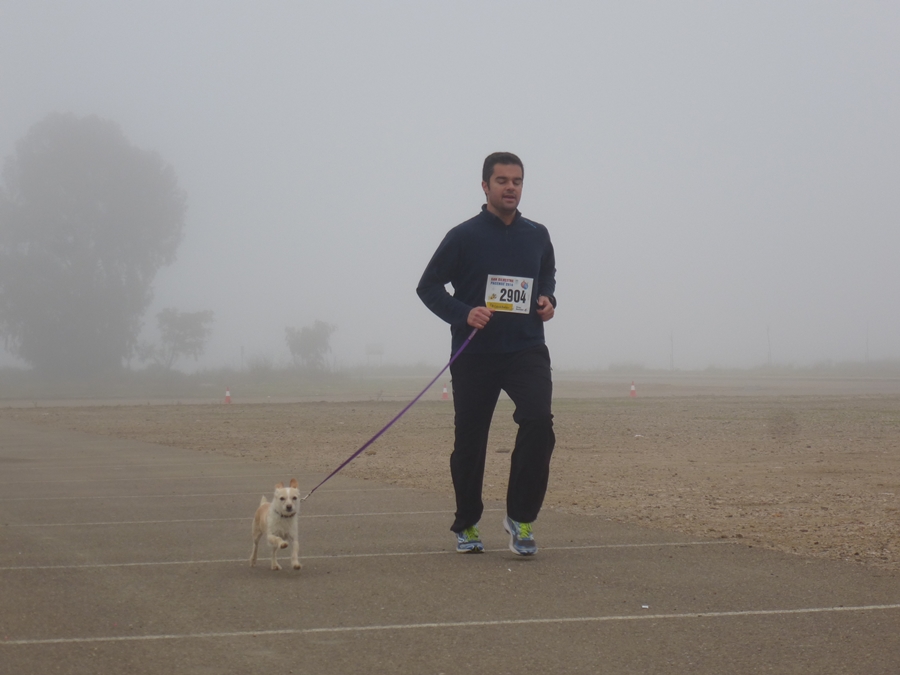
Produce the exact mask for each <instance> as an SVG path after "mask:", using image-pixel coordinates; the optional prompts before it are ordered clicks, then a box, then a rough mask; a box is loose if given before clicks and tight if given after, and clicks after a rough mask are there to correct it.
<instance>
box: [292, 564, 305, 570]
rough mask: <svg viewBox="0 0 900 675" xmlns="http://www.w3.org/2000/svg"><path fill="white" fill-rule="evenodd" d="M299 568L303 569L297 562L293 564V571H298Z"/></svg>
mask: <svg viewBox="0 0 900 675" xmlns="http://www.w3.org/2000/svg"><path fill="white" fill-rule="evenodd" d="M301 567H303V565H301V564H300V563H298V562H297V563H294V569H295V570H299V569H300V568H301Z"/></svg>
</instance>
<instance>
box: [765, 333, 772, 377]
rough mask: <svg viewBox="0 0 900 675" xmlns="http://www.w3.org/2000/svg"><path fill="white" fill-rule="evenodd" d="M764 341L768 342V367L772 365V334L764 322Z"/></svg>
mask: <svg viewBox="0 0 900 675" xmlns="http://www.w3.org/2000/svg"><path fill="white" fill-rule="evenodd" d="M766 342H768V343H769V368H771V367H772V336H771V335H770V334H769V324H766Z"/></svg>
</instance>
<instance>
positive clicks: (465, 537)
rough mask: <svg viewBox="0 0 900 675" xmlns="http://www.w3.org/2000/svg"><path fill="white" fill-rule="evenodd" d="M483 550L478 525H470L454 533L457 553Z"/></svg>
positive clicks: (480, 551)
mask: <svg viewBox="0 0 900 675" xmlns="http://www.w3.org/2000/svg"><path fill="white" fill-rule="evenodd" d="M483 551H484V544H482V543H481V534H480V533H479V532H478V525H472V526H471V527H467V528H466V529H464V530H463V531H462V532H457V533H456V552H457V553H482V552H483Z"/></svg>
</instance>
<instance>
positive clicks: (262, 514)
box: [250, 478, 302, 570]
mask: <svg viewBox="0 0 900 675" xmlns="http://www.w3.org/2000/svg"><path fill="white" fill-rule="evenodd" d="M299 511H300V490H298V489H297V479H296V478H291V483H290V487H284V483H278V484H277V485H275V495H274V496H273V497H272V503H271V504H270V503H269V502H268V501H266V497H265V495H263V498H262V501H260V503H259V508H258V509H256V516H255V517H254V518H253V553H251V554H250V567H253V566H254V565H255V564H256V553H257V551H258V549H259V540H260V538H261V537H262V536H263V535H266V541H268V542H269V546H271V547H272V569H273V570H280V569H281V565H279V564H278V549H280V548H287V547H288V543H289V542H290V543H293V548H292V549H291V565H293V567H294V569H295V570H299V569H300V568H301V567H302V565H300V560H299V559H298V556H299V554H300V542H299V541H298V540H297V513H298V512H299Z"/></svg>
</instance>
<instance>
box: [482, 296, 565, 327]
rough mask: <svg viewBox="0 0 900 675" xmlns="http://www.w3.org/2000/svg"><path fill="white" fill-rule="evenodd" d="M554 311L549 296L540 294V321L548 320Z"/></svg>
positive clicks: (538, 308) (538, 307) (538, 311)
mask: <svg viewBox="0 0 900 675" xmlns="http://www.w3.org/2000/svg"><path fill="white" fill-rule="evenodd" d="M555 313H556V309H555V308H554V307H553V303H552V302H550V298H548V297H547V296H546V295H542V296H540V297H539V298H538V306H537V315H538V316H539V317H541V321H549V320H550V319H552V318H553V315H554V314H555ZM469 316H471V314H470V315H469Z"/></svg>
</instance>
